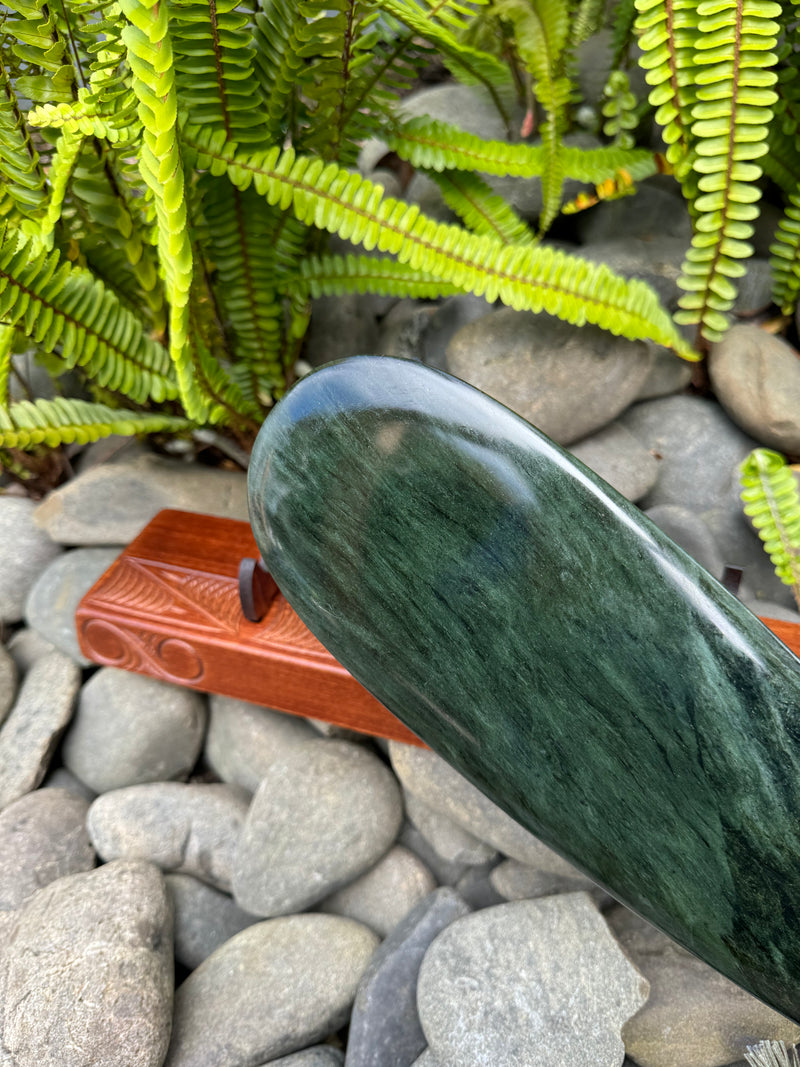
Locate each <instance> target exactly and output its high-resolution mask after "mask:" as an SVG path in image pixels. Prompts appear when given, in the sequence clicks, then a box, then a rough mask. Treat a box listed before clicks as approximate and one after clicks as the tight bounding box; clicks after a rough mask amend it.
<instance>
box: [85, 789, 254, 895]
mask: <svg viewBox="0 0 800 1067" xmlns="http://www.w3.org/2000/svg"><path fill="white" fill-rule="evenodd" d="M246 812H247V800H246V798H245V794H244V793H243V792H241V791H240V790H237V789H234V788H232V787H231V786H228V785H219V784H210V785H209V784H202V783H192V784H190V785H185V784H183V783H181V782H152V783H148V784H146V785H131V786H128V787H126V788H125V789H114V790H112V791H111V792H110V793H104V794H103V795H102V796H99V797H98V798H97V800H95V801H94V802H93V803H92V805H91V807H90V808H89V816H88V821H87V826H88V828H89V836H90V837H91V839H92V844H93V845H94V847H95V848H96V849H97V852H98V854H99V855H100V856H101V857H102V858H103V859H104V860H112V859H121V858H124V859H147V860H150V862H151V863H155V864H156V865H157V866H158V867H160V868H161V870H162V871H174V872H176V873H178V874H192V875H194V876H195V877H196V878H199V879H200V880H201V881H203V882H207V883H208V884H209V885H211V886H214V887H215V888H216V889H221V890H223V891H225V892H229V891H230V888H231V876H232V868H233V855H234V850H235V849H236V843H237V840H238V837H239V833H240V831H241V828H242V824H243V822H244V817H245V814H246Z"/></svg>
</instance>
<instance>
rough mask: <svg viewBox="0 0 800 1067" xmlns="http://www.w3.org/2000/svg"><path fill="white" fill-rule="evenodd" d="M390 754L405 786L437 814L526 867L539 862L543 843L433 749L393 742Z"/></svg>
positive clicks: (398, 775) (396, 771)
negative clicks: (439, 813)
mask: <svg viewBox="0 0 800 1067" xmlns="http://www.w3.org/2000/svg"><path fill="white" fill-rule="evenodd" d="M389 753H390V756H391V760H392V766H393V767H394V771H395V774H396V775H397V777H398V778H399V779H400V781H401V782H402V783H403V786H404V787H405V788H406V789H407V790H408V791H409V792H410V793H414V794H415V795H416V796H418V797H420V798H421V799H422V800H424V801H425V803H426V804H427V805H428V806H429V807H431V808H433V809H434V810H435V811H440V812H443V813H444V814H445V815H447V816H448V817H449V818H451V819H452V820H453V821H454V822H456V823H458V824H459V826H463V827H464V828H465V829H466V830H468V831H469V832H470V833H471V834H473V836H475V837H477V838H478V839H479V840H480V841H486V842H488V843H489V844H490V845H492V846H493V847H494V848H496V849H497V850H498V851H499V852H502V853H504V854H505V855H507V856H513V857H514V859H518V860H520V861H521V862H522V863H526V862H529V861H530V862H534V863H535V862H536V860H537V859H538V858H539V856H540V855H541V848H542V845H541V842H540V841H538V840H537V838H535V837H534V836H533V834H531V833H529V832H528V831H527V830H524V829H523V828H522V827H521V826H520V825H519V823H517V822H514V820H513V819H512V818H511V816H510V815H506V813H505V812H504V811H502V810H501V809H500V808H498V807H497V805H496V804H493V803H492V802H491V800H488V799H487V798H486V797H485V796H484V795H483V793H481V792H480V790H479V789H476V788H475V786H474V785H472V783H471V782H468V781H467V779H466V778H464V777H463V776H462V775H460V774H459V773H458V771H455V770H453V768H452V767H451V766H450V765H449V764H448V763H446V762H445V761H444V760H443V759H442V758H441V756H437V755H436V753H435V752H431V751H430V749H425V748H418V747H416V746H414V745H403V744H400V743H399V742H396V741H392V742H390V745H389Z"/></svg>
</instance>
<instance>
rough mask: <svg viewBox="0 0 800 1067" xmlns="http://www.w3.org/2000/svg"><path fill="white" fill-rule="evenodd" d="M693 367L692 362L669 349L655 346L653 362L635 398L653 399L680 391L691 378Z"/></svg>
mask: <svg viewBox="0 0 800 1067" xmlns="http://www.w3.org/2000/svg"><path fill="white" fill-rule="evenodd" d="M654 347H655V346H654ZM694 367H695V364H694V363H690V362H689V360H686V359H681V358H680V356H676V355H675V353H674V352H672V351H670V349H668V348H661V347H660V346H659V347H655V355H654V357H653V364H652V366H651V367H650V371H649V373H648V375H647V377H646V378H645V380H644V382H643V383H642V386H641V388H640V389H639V392H638V394H637V397H636V399H637V400H654V399H655V398H656V397H659V396H671V394H672V393H680V392H682V391H683V390H684V389H685V388H686V386H687V385H688V384H689V383H690V382H691V380H692V376H693V374H694Z"/></svg>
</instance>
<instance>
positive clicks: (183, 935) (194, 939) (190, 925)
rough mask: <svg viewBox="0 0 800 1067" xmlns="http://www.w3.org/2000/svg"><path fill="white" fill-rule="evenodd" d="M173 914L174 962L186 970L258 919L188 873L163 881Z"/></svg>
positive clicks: (172, 876) (197, 964)
mask: <svg viewBox="0 0 800 1067" xmlns="http://www.w3.org/2000/svg"><path fill="white" fill-rule="evenodd" d="M165 881H166V883H167V888H168V889H169V891H170V896H171V897H172V904H173V911H174V915H175V959H176V960H178V962H179V963H182V964H183V965H184V967H188V968H189V970H194V968H195V967H199V966H200V964H201V963H202V962H203V960H204V959H207V958H208V957H209V956H210V955H211V953H212V952H214V951H215V950H216V949H218V948H219V946H220V945H222V944H223V943H224V942H225V941H228V940H229V939H230V938H231V937H233V936H234V935H235V934H238V933H240V932H241V931H242V930H244V929H245V928H246V927H248V926H252V925H253V923H254V922H257V921H258V920H257V919H256V917H255V916H254V915H250V914H248V912H246V911H242V909H241V908H239V907H237V905H236V903H235V902H234V901H233V900H232V899H231V898H230V897H229V896H228V895H227V893H220V891H219V890H218V889H213V888H212V887H211V886H210V885H206V884H205V882H201V881H199V879H197V878H193V877H192V876H191V875H190V874H168V875H167V876H166V878H165Z"/></svg>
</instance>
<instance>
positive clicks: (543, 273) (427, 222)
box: [183, 128, 696, 359]
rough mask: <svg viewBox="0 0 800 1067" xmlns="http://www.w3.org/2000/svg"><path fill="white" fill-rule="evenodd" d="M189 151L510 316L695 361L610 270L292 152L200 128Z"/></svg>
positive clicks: (642, 288) (648, 298) (320, 223)
mask: <svg viewBox="0 0 800 1067" xmlns="http://www.w3.org/2000/svg"><path fill="white" fill-rule="evenodd" d="M183 136H184V142H185V143H186V144H187V145H190V146H191V148H192V149H193V151H195V152H196V153H197V159H198V164H199V166H200V167H203V168H208V169H209V170H211V172H212V173H217V174H220V173H225V172H227V174H228V176H229V177H230V180H231V181H232V182H233V183H234V184H235V185H237V186H238V187H239V188H241V189H246V188H248V187H249V186H250V184H251V183H252V184H253V185H254V187H255V189H256V191H257V192H258V193H259V194H260V195H262V196H265V197H266V198H267V200H268V202H269V203H271V204H277V205H279V206H280V207H281V209H282V210H287V209H290V210H291V211H292V212H293V214H294V215H295V216H296V217H297V218H298V219H299V220H300V221H301V222H304V223H306V224H308V225H311V224H313V225H315V226H316V227H318V228H320V229H324V230H327V231H328V232H329V233H337V234H338V235H339V236H340V237H343V238H345V239H346V240H349V241H351V242H353V243H354V244H362V245H364V247H365V248H367V249H372V248H376V247H377V248H378V249H379V250H380V251H384V252H389V253H391V254H393V255H396V256H397V257H398V260H399V261H400V262H402V263H408V264H409V265H410V266H411V267H413V268H417V269H420V270H424V271H425V272H426V273H428V274H430V275H432V276H433V277H436V278H438V279H440V280H441V281H443V282H446V283H448V284H451V285H455V286H457V287H458V288H459V289H461V290H462V291H467V292H474V293H476V294H477V295H481V296H485V297H486V299H487V300H489V301H493V300H494V299H496V298H498V297H499V298H500V299H501V300H502V301H503V302H504V303H505V304H508V305H509V306H510V307H514V308H518V309H525V310H531V311H547V312H549V313H550V314H553V315H557V316H558V317H559V318H562V319H564V320H566V321H568V322H572V323H576V324H583V323H585V322H591V323H594V324H596V325H598V326H601V327H602V328H603V329H607V330H610V331H611V332H613V333H617V334H621V335H623V336H625V337H629V338H650V339H652V340H654V341H657V342H658V343H659V344H664V345H667V346H669V347H673V348H675V350H676V351H677V352H678V353H679V354H680V355H683V356H685V357H686V358H689V359H691V358H696V357H695V355H694V353H693V351H692V349H691V347H690V346H689V345H688V344H687V343H686V342H685V341H684V339H683V338H682V337H681V335H680V334H679V333H678V331H677V330H676V329H675V327H674V326H673V324H672V320H671V319H670V317H669V315H668V314H667V313H666V311H665V310H664V308H662V307H661V305H660V303H659V301H658V297H657V296H656V294H655V292H654V291H653V290H652V289H650V287H649V286H647V285H645V284H644V283H643V282H640V281H638V280H633V281H628V280H626V279H624V278H622V277H621V276H619V275H616V274H614V273H613V272H612V271H611V270H609V269H608V268H607V267H606V266H604V265H597V264H593V263H589V262H587V261H585V260H582V259H579V258H578V257H575V256H569V255H566V254H565V253H564V252H561V251H556V250H554V249H552V248H543V247H541V246H530V245H523V246H519V245H504V244H502V243H501V242H500V241H498V240H496V239H492V238H490V237H487V236H478V235H475V234H470V233H468V232H467V231H466V230H463V229H461V228H460V227H458V226H448V225H446V224H445V223H437V222H436V221H435V220H433V219H430V218H427V217H425V216H424V215H421V214H420V213H419V209H418V208H417V207H416V206H413V205H408V204H406V203H403V202H402V201H398V200H395V199H393V198H392V197H388V198H384V195H383V189H382V188H381V187H380V186H376V185H374V184H373V183H372V182H370V181H368V180H367V179H364V178H361V176H360V175H358V174H353V173H351V172H349V171H347V170H345V169H344V168H342V167H338V166H337V165H336V164H334V163H329V164H327V165H325V164H324V163H323V162H322V160H319V159H309V158H306V157H300V156H296V154H295V153H294V152H293V151H292V150H291V149H287V150H286V151H285V152H281V151H280V150H279V149H278V148H274V149H272V150H270V151H269V152H264V153H256V154H255V155H253V156H245V155H243V154H240V153H237V152H236V151H235V149H234V147H233V146H230V145H227V144H225V143H224V142H220V139H219V138H215V137H214V136H213V134H212V135H210V136H205V135H204V131H202V130H198V129H196V128H191V129H189V128H187V129H186V130H184V135H183Z"/></svg>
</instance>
